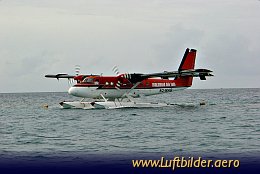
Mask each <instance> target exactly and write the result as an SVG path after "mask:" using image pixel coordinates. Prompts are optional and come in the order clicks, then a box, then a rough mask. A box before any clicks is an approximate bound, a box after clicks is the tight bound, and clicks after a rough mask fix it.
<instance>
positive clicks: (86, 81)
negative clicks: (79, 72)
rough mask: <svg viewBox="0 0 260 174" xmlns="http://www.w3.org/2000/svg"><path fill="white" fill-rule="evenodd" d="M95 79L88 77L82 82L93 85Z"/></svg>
mask: <svg viewBox="0 0 260 174" xmlns="http://www.w3.org/2000/svg"><path fill="white" fill-rule="evenodd" d="M93 81H94V79H93V78H92V77H86V78H85V79H84V80H83V81H82V82H83V83H93Z"/></svg>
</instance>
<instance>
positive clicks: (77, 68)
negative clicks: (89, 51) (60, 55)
mask: <svg viewBox="0 0 260 174" xmlns="http://www.w3.org/2000/svg"><path fill="white" fill-rule="evenodd" d="M79 72H80V65H75V73H76V76H78V75H79Z"/></svg>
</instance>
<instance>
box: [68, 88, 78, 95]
mask: <svg viewBox="0 0 260 174" xmlns="http://www.w3.org/2000/svg"><path fill="white" fill-rule="evenodd" d="M68 93H69V94H70V95H76V94H77V91H76V89H75V87H70V89H69V91H68Z"/></svg>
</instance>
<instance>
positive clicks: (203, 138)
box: [0, 89, 260, 158]
mask: <svg viewBox="0 0 260 174" xmlns="http://www.w3.org/2000/svg"><path fill="white" fill-rule="evenodd" d="M63 100H77V98H73V97H71V96H69V95H68V94H67V93H8V94H0V158H8V156H19V155H21V154H27V155H30V156H34V155H36V156H37V155H40V156H44V154H48V155H59V154H69V155H74V156H77V155H80V154H85V155H102V154H118V155H120V154H124V155H126V154H138V153H142V154H145V153H147V154H149V153H160V154H200V155H201V154H203V155H205V154H208V155H210V154H240V155H241V154H242V155H243V156H259V154H260V89H187V90H184V91H179V92H176V93H167V94H162V95H158V96H156V97H147V98H145V99H143V100H145V101H154V102H155V101H156V102H168V103H174V104H175V105H173V106H171V107H165V108H146V109H114V110H82V109H61V108H60V107H59V105H58V103H59V102H60V101H63ZM202 101H203V102H205V103H206V105H200V102H202ZM44 104H48V105H49V107H48V108H44V107H42V106H43V105H44ZM103 157H104V158H105V157H106V155H104V156H103ZM10 158H11V157H10Z"/></svg>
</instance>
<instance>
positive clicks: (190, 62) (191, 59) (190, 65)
mask: <svg viewBox="0 0 260 174" xmlns="http://www.w3.org/2000/svg"><path fill="white" fill-rule="evenodd" d="M196 52H197V50H195V49H189V48H187V49H186V51H185V53H184V56H183V58H182V61H181V64H180V66H179V69H178V71H179V72H180V71H182V70H188V69H194V67H195V59H196ZM175 79H176V81H177V82H178V83H179V85H180V86H186V87H189V86H191V85H192V80H193V77H192V76H184V77H182V76H181V77H177V78H175Z"/></svg>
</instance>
